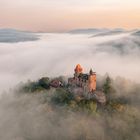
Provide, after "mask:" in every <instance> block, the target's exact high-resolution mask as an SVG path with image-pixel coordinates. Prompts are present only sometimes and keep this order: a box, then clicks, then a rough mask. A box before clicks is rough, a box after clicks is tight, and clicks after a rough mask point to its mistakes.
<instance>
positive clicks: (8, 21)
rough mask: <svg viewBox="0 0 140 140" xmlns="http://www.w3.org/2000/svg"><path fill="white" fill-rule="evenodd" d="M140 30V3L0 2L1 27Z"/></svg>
mask: <svg viewBox="0 0 140 140" xmlns="http://www.w3.org/2000/svg"><path fill="white" fill-rule="evenodd" d="M105 27H106V28H127V29H134V28H140V0H0V28H16V29H22V30H30V31H49V32H55V31H67V30H71V29H75V28H105Z"/></svg>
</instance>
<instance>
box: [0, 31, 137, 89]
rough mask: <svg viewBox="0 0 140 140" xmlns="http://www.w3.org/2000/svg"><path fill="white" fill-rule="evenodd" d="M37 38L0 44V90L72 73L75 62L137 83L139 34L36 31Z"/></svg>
mask: <svg viewBox="0 0 140 140" xmlns="http://www.w3.org/2000/svg"><path fill="white" fill-rule="evenodd" d="M37 35H40V40H38V41H30V42H29V41H28V42H19V43H12V44H11V43H0V90H1V91H3V90H7V89H9V88H12V87H13V86H15V85H16V84H18V83H19V82H21V81H27V80H28V79H30V80H36V79H38V78H40V77H42V76H53V77H54V76H58V75H72V74H73V69H74V67H75V65H76V64H77V63H80V64H81V65H82V66H83V68H84V71H85V72H88V71H89V69H90V68H92V69H93V70H94V71H96V72H97V74H101V75H104V74H105V73H109V74H110V75H111V76H113V77H116V76H122V77H125V78H127V79H130V80H132V81H136V82H140V75H139V71H140V65H139V64H140V57H139V56H140V55H139V54H140V47H139V46H140V41H139V36H134V35H132V34H131V33H121V34H116V35H107V36H103V37H102V36H99V37H93V35H88V34H77V35H73V34H50V33H44V34H37Z"/></svg>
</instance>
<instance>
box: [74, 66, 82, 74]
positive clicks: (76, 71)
mask: <svg viewBox="0 0 140 140" xmlns="http://www.w3.org/2000/svg"><path fill="white" fill-rule="evenodd" d="M74 71H75V75H76V76H79V74H81V73H83V68H82V67H81V65H80V64H78V65H76V68H75V69H74Z"/></svg>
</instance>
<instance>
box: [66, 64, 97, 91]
mask: <svg viewBox="0 0 140 140" xmlns="http://www.w3.org/2000/svg"><path fill="white" fill-rule="evenodd" d="M68 85H69V86H71V87H73V88H74V87H79V90H81V92H85V93H93V92H94V91H96V73H95V72H93V71H92V69H91V70H90V71H89V73H88V74H85V73H83V68H82V67H81V65H80V64H78V65H77V66H76V68H75V69H74V77H72V78H69V79H68Z"/></svg>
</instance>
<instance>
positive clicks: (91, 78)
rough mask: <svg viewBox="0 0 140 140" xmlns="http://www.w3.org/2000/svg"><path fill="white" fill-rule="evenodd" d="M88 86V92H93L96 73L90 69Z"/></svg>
mask: <svg viewBox="0 0 140 140" xmlns="http://www.w3.org/2000/svg"><path fill="white" fill-rule="evenodd" d="M88 88H89V92H93V91H95V90H96V73H95V72H93V71H92V69H91V70H90V72H89V79H88Z"/></svg>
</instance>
